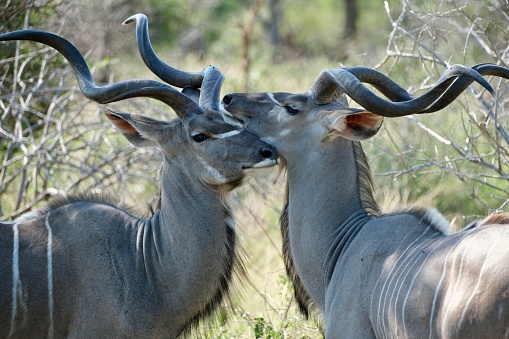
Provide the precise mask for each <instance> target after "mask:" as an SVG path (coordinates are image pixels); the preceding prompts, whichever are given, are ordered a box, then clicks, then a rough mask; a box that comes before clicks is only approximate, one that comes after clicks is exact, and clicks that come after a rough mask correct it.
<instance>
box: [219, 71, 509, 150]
mask: <svg viewBox="0 0 509 339" xmlns="http://www.w3.org/2000/svg"><path fill="white" fill-rule="evenodd" d="M482 75H498V76H502V77H506V78H509V71H508V70H507V69H505V68H503V67H498V66H495V65H489V64H481V65H477V66H474V67H472V68H467V67H464V66H461V65H454V66H452V67H450V68H449V69H448V70H447V71H446V72H445V73H444V74H443V75H442V77H441V78H440V80H439V81H438V82H437V84H436V85H434V86H433V87H432V88H431V89H430V90H429V91H428V92H426V93H425V94H423V95H421V96H420V97H417V98H414V97H413V96H412V95H410V94H409V93H408V92H407V91H406V90H404V89H403V88H402V87H400V86H399V85H398V84H396V83H395V82H394V81H392V80H391V79H390V78H388V77H387V76H385V75H384V74H382V73H380V72H378V71H376V70H374V69H370V68H366V67H351V68H342V69H334V70H326V71H323V72H322V73H321V74H320V75H319V77H318V78H317V79H316V80H315V82H314V83H313V85H312V86H311V88H310V89H309V91H308V92H307V93H302V94H291V93H254V94H242V93H233V94H228V95H226V96H224V98H223V100H222V107H221V108H222V111H223V114H224V115H225V118H226V119H227V120H228V121H230V122H231V123H237V124H240V125H241V126H242V127H243V128H245V129H246V130H248V131H250V132H252V133H254V134H256V135H257V136H259V137H260V138H262V139H263V140H265V141H267V142H268V143H270V144H272V145H274V146H275V147H276V148H277V149H278V151H279V152H280V154H281V155H282V156H283V157H288V156H290V155H295V156H298V152H302V151H304V150H303V148H302V147H306V146H307V145H316V144H317V143H321V142H327V141H331V140H334V139H336V138H337V137H343V138H346V139H350V140H364V139H367V138H369V137H372V136H373V135H375V134H376V133H377V131H378V130H379V128H380V126H381V124H382V121H383V118H384V117H399V116H405V115H411V114H419V113H427V112H434V111H437V110H439V109H441V108H443V107H445V106H447V105H448V104H449V103H450V102H452V101H453V100H454V99H455V98H456V97H457V96H458V95H459V94H460V93H461V92H462V91H463V90H464V89H465V88H467V86H468V85H469V84H470V83H472V82H473V81H477V82H479V83H480V84H481V85H483V86H484V87H485V88H487V89H488V90H489V91H490V93H493V89H492V88H491V86H490V85H489V84H488V82H487V81H486V80H485V79H484V78H483V77H482ZM362 82H365V83H369V84H371V85H373V86H374V87H375V88H377V89H378V90H379V91H380V92H381V93H382V94H384V95H385V96H386V97H387V98H389V99H390V101H389V100H385V99H383V98H381V97H379V96H377V95H375V93H373V92H372V91H371V90H370V89H368V88H367V87H366V86H364V85H363V84H362ZM346 96H349V97H350V98H351V99H352V100H354V101H355V102H357V103H358V104H359V105H360V106H362V107H363V108H362V109H358V108H350V107H348V104H347V100H346ZM301 146H302V147H301Z"/></svg>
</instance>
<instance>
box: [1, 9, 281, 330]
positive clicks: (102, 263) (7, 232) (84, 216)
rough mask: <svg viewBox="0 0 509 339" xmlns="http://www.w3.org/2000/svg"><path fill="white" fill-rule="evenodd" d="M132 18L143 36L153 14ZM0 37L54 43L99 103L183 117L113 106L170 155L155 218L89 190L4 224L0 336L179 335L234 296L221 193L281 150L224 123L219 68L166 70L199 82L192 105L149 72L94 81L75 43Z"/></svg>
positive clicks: (40, 34) (233, 262)
mask: <svg viewBox="0 0 509 339" xmlns="http://www.w3.org/2000/svg"><path fill="white" fill-rule="evenodd" d="M136 19H139V20H140V21H141V23H142V24H139V25H138V26H137V30H138V33H139V34H141V33H140V31H142V30H143V29H145V32H146V30H147V27H146V25H147V23H146V20H143V19H146V18H144V16H141V15H138V16H135V17H132V18H131V20H130V21H134V20H136ZM0 40H3V41H5V40H32V41H36V42H39V43H43V44H46V45H49V46H51V47H53V48H55V49H56V50H57V51H59V52H60V53H61V54H62V55H63V56H64V57H65V58H66V59H67V60H68V61H69V63H70V64H71V65H72V67H73V68H74V70H75V73H76V77H77V80H78V83H79V86H80V89H81V91H82V92H83V94H84V95H85V96H86V97H87V98H89V99H91V100H93V101H96V102H99V103H110V102H114V101H119V100H124V99H128V98H134V97H149V98H153V99H157V100H160V101H162V102H163V103H165V104H167V105H168V106H170V107H171V108H172V109H173V110H174V111H175V112H176V114H177V118H176V119H173V120H171V121H157V120H154V119H151V118H147V117H143V116H140V115H134V114H125V113H113V112H108V113H105V114H106V116H107V117H108V118H109V119H110V120H111V121H112V122H113V124H114V125H115V126H116V127H117V128H118V129H119V130H120V132H122V133H123V134H124V136H125V137H126V138H127V139H128V140H129V141H130V142H131V143H132V144H133V145H135V146H138V147H150V146H155V147H157V148H159V149H160V150H161V152H162V154H163V158H164V160H163V164H162V175H161V187H160V190H161V192H160V195H161V196H160V203H159V204H160V209H159V210H158V211H156V212H155V213H154V214H153V215H152V216H150V217H148V218H138V217H135V216H133V215H131V214H129V213H128V212H126V211H123V210H121V209H119V208H117V207H115V206H114V205H112V204H111V203H110V202H108V200H97V199H96V198H93V197H89V196H86V195H85V196H80V197H62V198H59V199H56V200H53V201H52V202H50V203H49V204H48V205H47V206H45V207H44V208H41V209H39V210H38V211H36V212H33V213H31V214H29V215H28V216H25V217H21V218H19V219H17V220H15V221H14V222H11V223H1V224H0V280H1V281H2V284H1V287H0V290H1V294H0V337H2V338H3V337H8V338H11V337H12V338H14V337H16V338H28V337H31V338H44V337H49V338H53V337H58V338H62V337H71V338H75V337H79V338H147V337H157V338H163V337H164V338H175V337H177V336H179V335H180V334H181V333H183V332H185V333H188V330H190V329H192V328H193V325H197V324H198V321H199V320H201V319H203V318H204V317H206V316H210V315H211V313H212V312H213V311H214V310H215V309H216V308H217V306H219V305H220V303H221V302H224V301H228V300H229V292H230V282H231V281H232V279H233V278H234V277H235V275H240V276H242V275H244V273H245V272H244V269H243V267H242V265H241V262H240V261H239V257H238V255H237V253H238V250H237V249H236V241H237V240H236V234H235V229H234V225H233V223H232V218H231V213H230V210H229V208H228V206H227V204H226V201H225V199H226V197H227V195H228V193H229V192H230V191H231V190H232V189H233V188H235V187H236V186H238V185H239V184H240V183H241V182H242V181H243V179H244V178H245V176H246V174H247V173H248V172H251V171H253V170H256V169H257V168H263V167H268V166H272V165H275V164H276V162H277V154H276V150H275V149H274V148H273V147H272V146H270V145H268V144H266V143H264V142H262V141H260V140H259V139H258V138H256V137H254V136H253V135H251V134H248V133H246V132H243V131H241V130H239V129H237V128H236V127H233V126H231V125H229V124H226V123H225V122H224V121H223V118H222V116H221V114H220V113H219V110H218V108H219V100H220V89H221V84H222V81H223V75H222V74H221V73H220V72H219V70H218V69H217V68H215V67H212V66H211V67H208V68H206V69H205V70H204V71H202V72H198V73H185V72H181V71H178V70H175V69H172V68H171V67H166V68H165V69H164V72H166V73H165V74H166V77H167V78H168V79H172V78H173V77H175V78H176V79H180V78H182V77H184V79H185V77H186V76H188V78H189V79H185V80H186V82H190V83H192V81H191V80H192V79H195V82H194V86H196V87H201V90H202V92H201V97H200V99H199V102H198V103H196V102H195V101H193V100H192V99H191V98H190V97H188V96H186V95H185V94H182V93H181V92H179V91H178V90H176V89H174V88H173V87H172V86H170V85H167V84H163V83H161V82H158V81H153V80H128V81H122V82H118V83H113V84H110V85H105V86H98V85H96V84H95V83H94V81H93V80H92V75H91V73H90V71H89V68H88V66H87V64H86V62H85V60H84V58H83V57H82V55H81V54H80V52H79V51H78V50H77V49H76V47H74V46H73V45H72V44H71V43H70V42H68V41H67V40H65V39H63V38H62V37H59V36H57V35H54V34H52V33H48V32H45V31H38V30H24V31H16V32H11V33H6V34H2V35H0ZM144 42H145V43H147V42H148V43H149V41H148V40H147V39H145V40H144ZM139 43H140V42H139ZM172 83H173V82H172ZM175 83H177V84H178V80H177V81H176V82H175ZM175 83H174V85H175ZM202 83H203V85H202Z"/></svg>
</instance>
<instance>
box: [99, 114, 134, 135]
mask: <svg viewBox="0 0 509 339" xmlns="http://www.w3.org/2000/svg"><path fill="white" fill-rule="evenodd" d="M106 116H107V117H108V118H109V119H110V120H111V122H112V123H113V124H115V126H117V128H118V129H119V130H120V131H121V132H122V134H126V133H127V134H133V135H139V133H138V131H137V130H136V129H135V128H134V127H133V126H132V125H131V124H130V123H128V122H127V121H126V120H125V119H123V118H121V117H119V116H116V115H114V114H107V115H106Z"/></svg>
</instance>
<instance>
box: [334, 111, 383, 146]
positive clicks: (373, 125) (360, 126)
mask: <svg viewBox="0 0 509 339" xmlns="http://www.w3.org/2000/svg"><path fill="white" fill-rule="evenodd" d="M383 119H384V118H383V117H381V116H379V115H376V114H373V113H371V112H368V111H365V110H355V109H348V110H343V109H341V110H337V111H333V112H330V113H329V115H328V116H327V119H326V120H327V124H328V126H327V127H328V128H329V131H330V133H331V136H332V137H334V136H341V137H343V138H346V139H350V140H356V141H361V140H366V139H369V138H371V137H372V136H374V135H375V134H376V133H377V132H378V130H379V129H380V127H381V126H382V122H383Z"/></svg>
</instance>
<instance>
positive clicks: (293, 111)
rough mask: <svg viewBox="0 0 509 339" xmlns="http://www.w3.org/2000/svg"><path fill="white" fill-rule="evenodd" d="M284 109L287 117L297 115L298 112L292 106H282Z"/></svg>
mask: <svg viewBox="0 0 509 339" xmlns="http://www.w3.org/2000/svg"><path fill="white" fill-rule="evenodd" d="M284 108H285V109H286V112H287V113H288V114H289V115H295V114H297V113H299V111H298V110H296V109H295V108H293V107H292V106H284Z"/></svg>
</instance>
